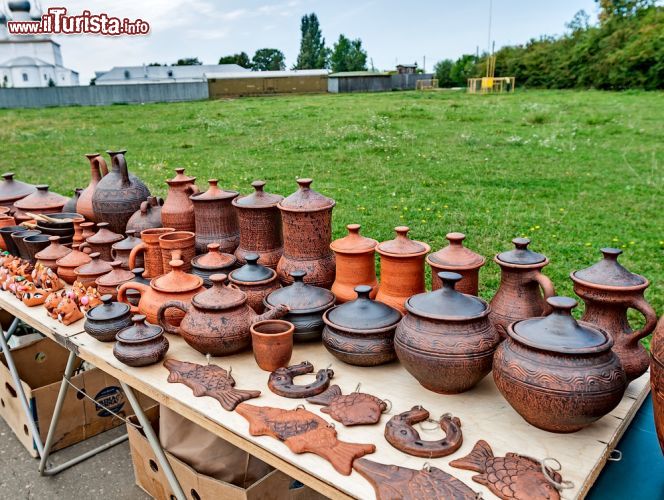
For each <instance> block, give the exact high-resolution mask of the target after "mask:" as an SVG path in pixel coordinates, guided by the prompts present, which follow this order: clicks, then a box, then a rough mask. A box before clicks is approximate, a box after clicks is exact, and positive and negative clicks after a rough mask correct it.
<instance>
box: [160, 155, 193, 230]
mask: <svg viewBox="0 0 664 500" xmlns="http://www.w3.org/2000/svg"><path fill="white" fill-rule="evenodd" d="M175 173H176V175H175V177H173V178H172V179H168V180H167V181H166V183H167V184H168V194H167V195H166V201H164V206H163V207H161V223H162V224H163V225H164V226H166V227H172V228H175V230H176V231H195V230H196V223H195V220H194V204H193V203H192V201H191V199H190V198H189V197H190V196H191V195H192V194H196V193H198V188H197V187H196V177H190V176H188V175H185V174H184V168H176V169H175Z"/></svg>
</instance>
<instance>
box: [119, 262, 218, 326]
mask: <svg viewBox="0 0 664 500" xmlns="http://www.w3.org/2000/svg"><path fill="white" fill-rule="evenodd" d="M170 267H171V270H170V271H169V272H168V273H166V274H164V275H162V276H158V277H156V278H153V279H152V280H151V281H150V285H149V286H148V285H144V284H143V283H137V282H135V281H130V282H128V283H123V284H122V285H121V286H120V288H119V289H118V300H119V301H120V302H128V300H127V295H126V294H127V291H128V290H136V291H138V292H139V293H140V294H141V298H140V300H139V302H138V307H135V306H132V313H139V312H140V314H145V315H146V316H147V320H148V322H149V323H152V324H154V325H156V324H158V321H159V319H158V317H157V312H158V311H159V308H160V306H161V305H162V304H164V303H165V302H167V301H170V300H177V301H180V302H184V303H185V304H188V303H189V301H190V300H191V298H192V297H193V296H194V295H196V294H197V293H198V292H202V291H203V290H205V288H203V280H202V279H201V278H199V277H198V276H194V275H192V274H188V273H185V272H184V271H183V270H182V269H183V267H184V262H182V261H181V260H172V261H171V262H170ZM183 317H184V314H183V313H182V311H180V310H178V309H173V308H171V309H168V311H166V319H167V321H168V322H169V323H170V324H171V325H174V326H179V325H180V321H182V318H183Z"/></svg>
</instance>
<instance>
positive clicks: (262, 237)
mask: <svg viewBox="0 0 664 500" xmlns="http://www.w3.org/2000/svg"><path fill="white" fill-rule="evenodd" d="M251 185H252V186H253V188H254V190H255V191H254V192H253V193H251V194H250V195H247V196H238V197H237V198H235V199H234V200H233V206H234V207H235V211H236V212H237V217H238V220H239V224H240V245H239V246H238V247H237V250H235V257H236V258H237V261H238V264H239V265H243V264H245V263H246V262H247V260H246V256H247V254H253V253H256V254H258V255H259V256H260V258H259V260H258V263H259V264H260V265H261V266H265V267H269V268H270V269H276V267H277V264H278V263H279V258H280V257H281V254H282V252H283V241H282V237H281V213H280V212H279V208H278V207H277V205H278V204H279V202H280V201H281V200H283V199H284V197H283V196H281V195H278V194H271V193H266V192H265V190H264V188H265V182H264V181H254V182H252V183H251Z"/></svg>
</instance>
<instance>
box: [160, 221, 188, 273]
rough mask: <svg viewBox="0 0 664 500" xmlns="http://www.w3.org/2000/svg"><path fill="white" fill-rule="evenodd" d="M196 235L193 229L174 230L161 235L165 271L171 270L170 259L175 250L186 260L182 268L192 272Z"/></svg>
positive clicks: (182, 259)
mask: <svg viewBox="0 0 664 500" xmlns="http://www.w3.org/2000/svg"><path fill="white" fill-rule="evenodd" d="M195 240H196V235H195V234H194V233H193V232H191V231H172V232H168V233H164V234H162V235H161V236H160V237H159V247H160V248H161V265H162V267H163V269H164V272H165V273H167V272H168V271H170V270H171V266H170V261H171V258H172V257H171V256H172V255H173V252H178V255H179V257H178V259H180V260H181V261H183V262H184V267H183V268H182V270H183V271H184V272H185V273H188V272H191V259H193V258H194V257H196V241H195Z"/></svg>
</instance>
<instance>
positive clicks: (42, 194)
mask: <svg viewBox="0 0 664 500" xmlns="http://www.w3.org/2000/svg"><path fill="white" fill-rule="evenodd" d="M36 187H37V191H35V192H34V193H32V194H29V195H28V196H26V197H25V198H21V199H20V200H18V201H17V202H16V203H14V207H16V210H17V213H16V215H15V217H16V220H21V222H25V221H27V220H30V219H32V217H30V216H29V215H28V214H27V213H26V212H30V213H33V214H54V213H58V212H62V207H64V206H65V203H67V200H68V198H67V197H65V196H62V195H60V194H58V193H53V192H50V191H49V190H48V185H46V184H40V185H39V186H36ZM19 212H20V214H19Z"/></svg>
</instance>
